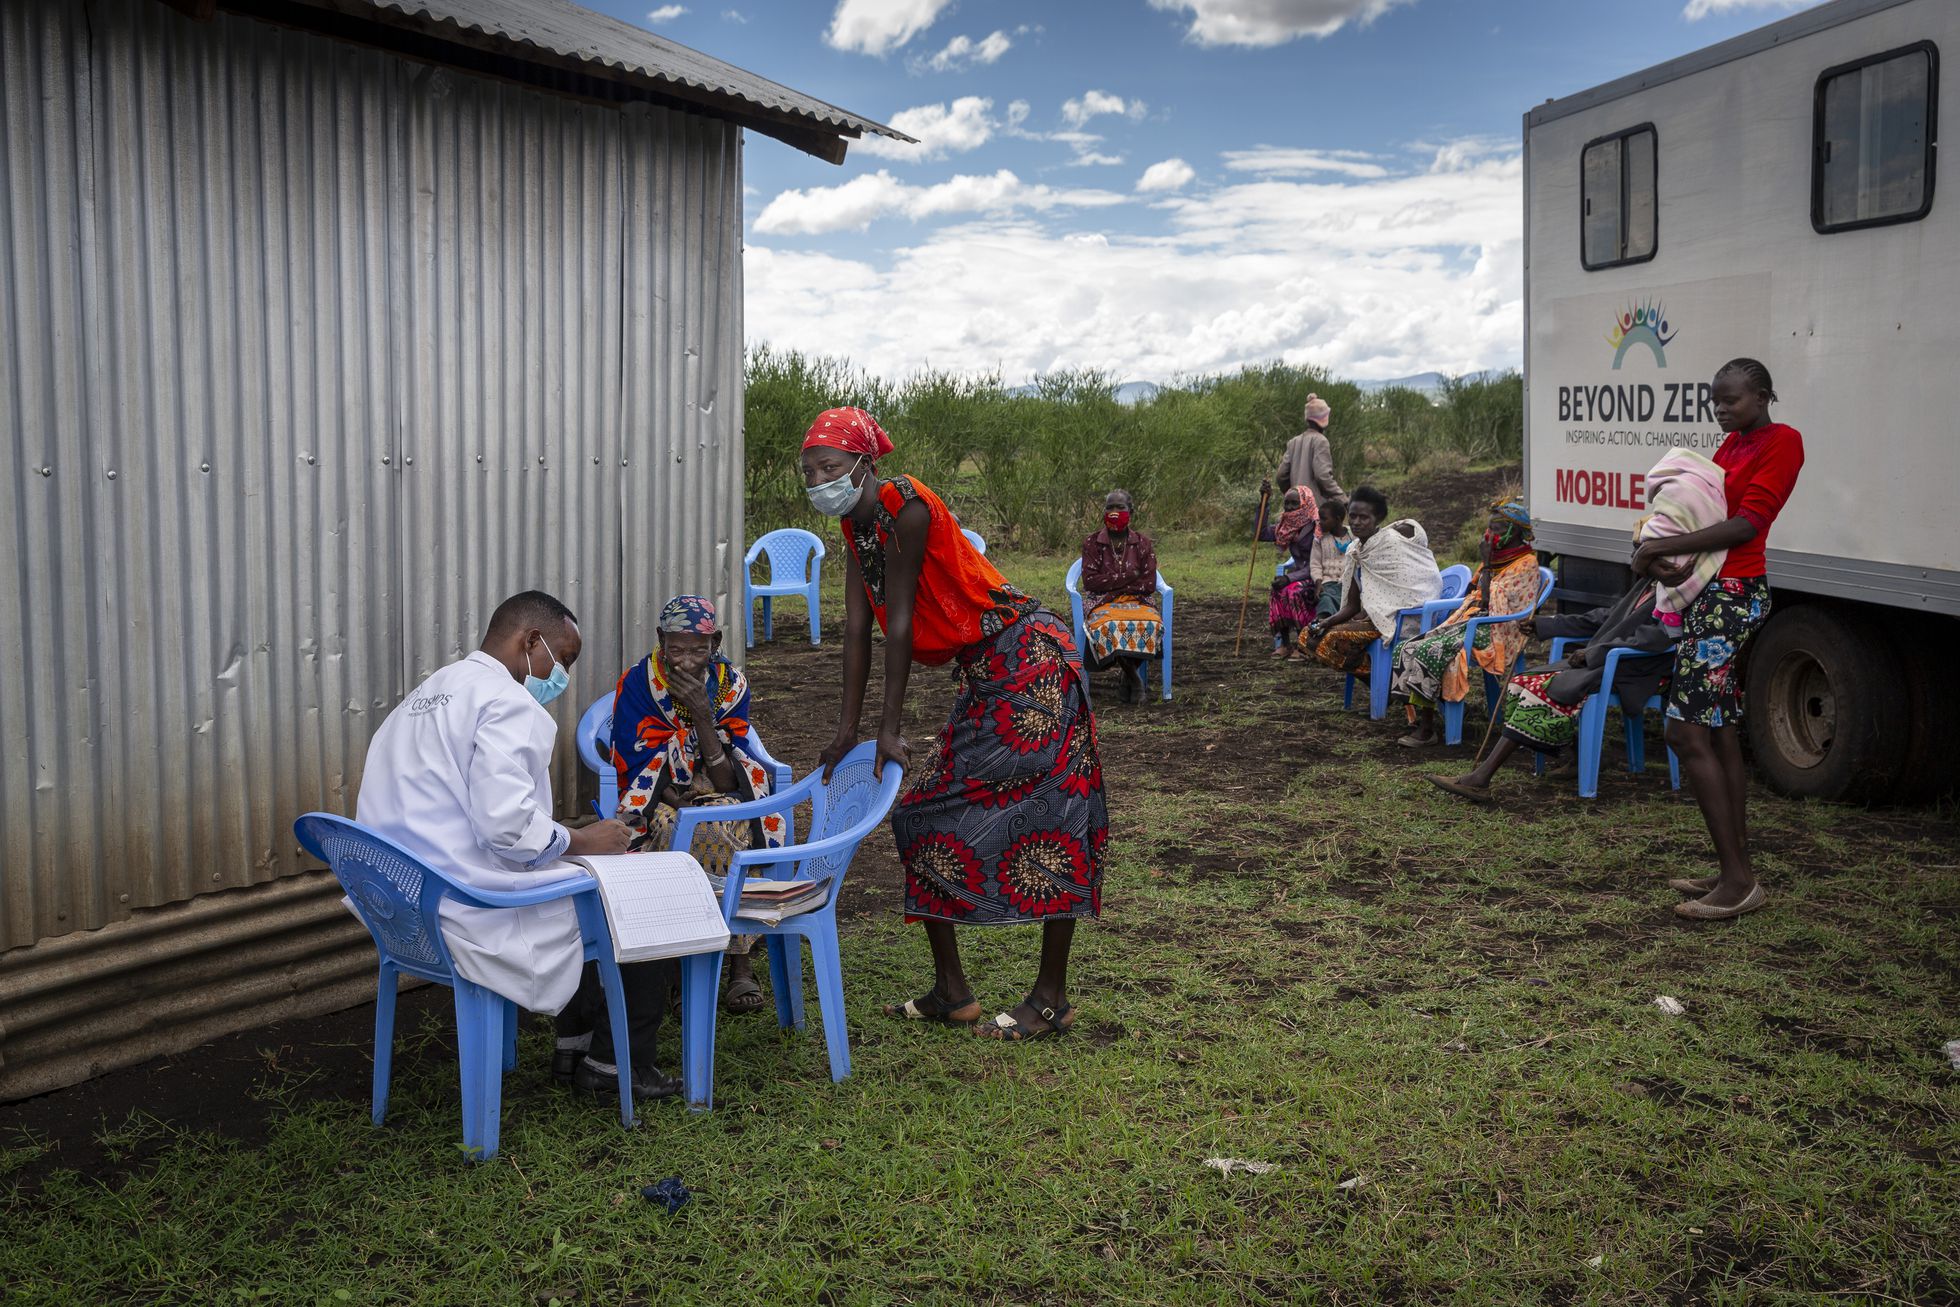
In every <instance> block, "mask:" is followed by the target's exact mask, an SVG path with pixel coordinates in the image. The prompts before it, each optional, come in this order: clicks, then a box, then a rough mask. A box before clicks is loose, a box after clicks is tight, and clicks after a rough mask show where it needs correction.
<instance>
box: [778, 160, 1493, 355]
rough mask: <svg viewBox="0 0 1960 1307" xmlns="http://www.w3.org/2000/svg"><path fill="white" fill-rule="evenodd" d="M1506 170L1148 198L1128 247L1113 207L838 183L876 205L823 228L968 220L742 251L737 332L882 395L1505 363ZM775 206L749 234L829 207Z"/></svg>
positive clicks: (1013, 184) (792, 226) (1263, 179)
mask: <svg viewBox="0 0 1960 1307" xmlns="http://www.w3.org/2000/svg"><path fill="white" fill-rule="evenodd" d="M1330 153H1331V152H1330ZM1166 162H1170V161H1168V160H1167V161H1166ZM1390 162H1392V161H1390ZM1522 169H1523V165H1522V162H1521V160H1520V159H1519V157H1518V155H1517V152H1516V150H1515V148H1513V149H1512V151H1511V152H1510V153H1508V154H1504V155H1490V156H1485V157H1483V158H1480V159H1477V160H1475V161H1473V162H1471V163H1469V164H1468V165H1467V166H1465V167H1462V168H1458V169H1453V170H1446V171H1431V170H1430V169H1429V167H1428V163H1427V160H1418V161H1415V162H1413V163H1411V164H1410V165H1409V166H1408V167H1406V168H1403V169H1399V170H1392V171H1391V175H1389V176H1387V177H1383V178H1375V179H1364V178H1352V177H1346V176H1342V175H1340V174H1327V175H1324V176H1321V177H1308V178H1288V177H1277V176H1263V175H1257V174H1241V176H1243V177H1244V180H1243V181H1242V182H1241V183H1239V184H1234V185H1226V186H1223V187H1220V188H1218V189H1216V190H1212V191H1208V192H1205V193H1202V194H1196V195H1185V194H1179V193H1174V192H1167V193H1159V194H1157V195H1155V196H1153V200H1154V203H1153V205H1152V207H1151V208H1149V209H1140V210H1138V212H1142V213H1155V214H1157V215H1158V217H1159V219H1160V221H1159V223H1158V224H1157V225H1155V226H1154V227H1152V228H1151V229H1149V230H1147V231H1145V232H1144V233H1142V234H1138V233H1136V232H1135V231H1133V230H1131V229H1130V228H1131V226H1132V224H1130V223H1128V222H1126V223H1124V224H1123V230H1101V229H1099V226H1098V224H1097V223H1096V221H1095V216H1096V213H1097V208H1096V205H1098V204H1113V203H1116V202H1117V200H1118V197H1115V196H1111V195H1108V194H1107V193H1097V192H1086V193H1083V192H1077V193H1066V192H1058V193H1050V194H1049V195H1047V196H1045V197H1043V199H1042V203H1035V202H1027V203H1019V202H1017V201H1019V200H1020V199H1022V198H1023V197H1026V196H1027V193H1029V192H1037V193H1038V188H1032V187H1026V186H1024V185H1023V184H1021V183H1020V182H1019V181H1018V180H1011V181H1009V182H1005V183H1003V182H1001V180H1000V175H999V174H996V176H995V177H993V178H984V177H983V178H971V179H958V180H960V181H962V182H965V183H968V190H967V191H966V193H965V194H964V195H963V196H955V195H953V194H951V193H948V194H946V195H944V196H934V197H932V198H931V199H930V200H928V199H927V198H926V193H927V192H931V191H936V190H938V188H909V187H906V186H904V185H903V184H902V183H899V182H897V181H895V180H893V179H891V178H889V177H884V178H881V179H877V180H870V179H865V178H859V179H857V181H855V182H852V183H847V184H846V187H849V186H855V185H859V184H863V183H867V182H868V186H875V187H877V188H879V190H880V194H878V195H877V196H867V197H860V198H861V199H863V198H869V199H873V200H874V201H875V203H874V204H873V205H872V207H871V208H870V209H869V210H866V209H865V208H864V207H863V206H862V205H860V206H859V209H858V212H857V213H855V214H851V215H849V216H850V221H849V222H847V223H846V224H845V225H859V226H861V225H863V224H864V223H867V222H869V221H871V220H872V219H873V218H875V217H877V216H880V215H881V214H882V213H884V212H886V211H888V210H889V211H891V212H894V213H904V214H907V215H909V216H915V217H916V216H925V213H924V211H925V210H928V209H934V210H937V211H940V212H961V213H971V214H974V215H976V216H975V217H973V218H971V219H969V220H967V221H964V222H960V223H956V224H953V225H950V226H944V227H938V228H929V229H926V230H925V231H923V232H922V233H921V234H920V235H919V236H918V237H916V238H915V239H914V240H913V242H912V243H911V244H909V245H897V244H894V245H892V246H890V247H889V248H881V249H880V250H879V251H878V252H877V253H875V254H871V255H868V256H866V257H863V258H839V257H836V256H834V255H829V254H820V253H814V252H811V253H805V252H799V251H792V250H784V249H777V248H771V247H770V246H769V243H768V242H767V241H765V240H756V241H753V242H751V245H750V247H749V250H748V252H747V256H746V258H747V262H746V285H747V318H748V326H749V330H750V333H751V335H752V336H753V338H754V339H757V340H766V341H769V342H771V343H773V344H776V345H780V346H785V347H793V348H798V349H803V350H807V351H813V352H817V353H825V354H836V355H843V356H846V357H849V358H850V359H851V360H852V361H853V362H855V363H858V364H860V365H862V366H865V367H868V368H870V369H872V370H873V371H875V372H878V373H881V374H883V375H886V376H900V375H903V374H905V373H907V372H910V371H913V370H916V369H917V368H919V367H921V366H924V365H926V364H927V363H930V364H931V365H932V366H934V367H941V368H953V369H959V370H965V371H980V370H986V369H994V368H998V369H999V370H1000V371H1001V373H1002V375H1003V376H1004V377H1005V378H1006V380H1007V381H1008V382H1009V384H1016V383H1019V382H1020V381H1023V380H1025V379H1026V378H1028V377H1030V376H1032V375H1036V374H1039V373H1043V372H1049V371H1054V370H1056V369H1058V368H1072V367H1097V368H1102V369H1104V370H1106V371H1108V372H1110V373H1111V374H1113V375H1116V376H1119V377H1124V378H1147V379H1151V380H1156V381H1168V380H1171V379H1173V378H1176V377H1178V376H1183V375H1191V374H1194V373H1206V372H1217V371H1225V370H1230V369H1233V368H1236V367H1238V366H1240V365H1242V364H1247V363H1259V362H1265V361H1269V360H1272V359H1276V358H1277V359H1283V360H1286V361H1288V362H1293V363H1312V364H1315V365H1318V366H1322V367H1327V368H1331V369H1333V370H1335V371H1337V372H1340V373H1343V374H1345V375H1348V376H1356V377H1393V376H1406V375H1408V374H1410V373H1413V372H1421V371H1425V370H1427V369H1430V368H1438V369H1441V370H1444V371H1450V372H1468V371H1474V370H1476V369H1480V368H1486V367H1505V366H1516V364H1517V362H1518V359H1519V354H1520V349H1521V342H1522V335H1521V333H1522V325H1523V303H1522V286H1523V240H1522V228H1523V219H1522V200H1521V197H1522V187H1521V184H1520V183H1521V180H1522ZM1006 176H1007V177H1008V178H1010V179H1012V174H1007V175H1006ZM838 189H840V190H842V189H846V188H838ZM1071 194H1072V196H1073V198H1063V196H1066V195H1071ZM1096 195H1100V196H1101V198H1099V199H1096V200H1095V201H1094V202H1093V203H1083V202H1082V200H1084V199H1085V198H1087V197H1089V196H1096ZM976 198H985V199H986V200H987V202H986V203H985V204H980V203H976V202H975V200H976ZM1028 198H1030V199H1031V198H1032V197H1028ZM956 199H958V200H960V201H961V203H960V205H959V206H955V204H954V202H955V200H956ZM1044 205H1045V210H1044ZM777 206H782V215H781V216H779V217H772V216H771V214H770V212H769V211H765V214H764V218H763V219H759V220H758V221H757V223H756V231H757V232H758V233H760V234H762V235H768V234H769V230H768V229H770V228H777V229H780V230H783V231H790V230H802V229H805V228H808V227H813V226H819V225H821V223H820V221H819V219H817V218H816V217H815V216H814V213H815V210H817V209H818V208H823V209H825V210H826V212H827V213H829V214H831V215H832V216H828V217H826V218H824V219H822V221H836V220H837V219H836V217H835V216H834V214H835V211H837V210H845V209H848V208H849V207H850V206H848V205H844V204H840V203H837V201H836V199H835V197H830V196H826V195H824V194H822V193H811V194H809V195H796V194H794V193H793V194H792V195H787V196H783V197H779V198H778V200H777V201H776V204H773V205H771V206H770V209H771V210H775V209H776V208H777ZM1044 211H1045V213H1046V216H1045V217H1044V216H1043V214H1044ZM792 213H794V214H796V215H797V216H796V217H795V218H794V219H792V218H791V217H790V216H789V215H790V214H792ZM826 229H829V228H826ZM1303 233H1310V234H1311V239H1302V236H1303Z"/></svg>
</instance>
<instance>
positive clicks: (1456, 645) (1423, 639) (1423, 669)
mask: <svg viewBox="0 0 1960 1307" xmlns="http://www.w3.org/2000/svg"><path fill="white" fill-rule="evenodd" d="M1494 630H1495V628H1493V627H1491V626H1489V625H1484V626H1480V627H1478V628H1477V643H1476V648H1478V649H1488V648H1490V642H1491V640H1492V639H1493V638H1494V637H1493V633H1494ZM1462 652H1463V626H1462V625H1461V624H1459V625H1457V626H1444V627H1438V628H1437V629H1436V630H1434V631H1431V632H1430V633H1429V634H1428V635H1424V636H1418V637H1417V638H1416V639H1413V640H1404V641H1403V642H1402V643H1401V644H1398V645H1396V646H1395V663H1394V668H1395V679H1394V681H1393V682H1391V684H1390V687H1389V688H1390V691H1391V692H1392V693H1395V694H1406V695H1408V696H1409V699H1410V701H1411V702H1412V703H1418V704H1425V705H1434V704H1436V703H1441V702H1449V703H1462V702H1463V700H1464V698H1465V694H1464V693H1459V694H1457V695H1455V696H1454V697H1452V696H1451V695H1450V694H1449V693H1448V692H1447V690H1446V689H1445V685H1444V682H1445V681H1446V679H1447V678H1448V676H1449V671H1450V667H1451V665H1452V664H1453V663H1455V662H1456V660H1457V656H1458V655H1459V654H1461V653H1462ZM1469 662H1470V673H1471V675H1470V676H1469V677H1466V678H1465V680H1464V683H1463V686H1462V687H1461V689H1462V690H1464V691H1465V692H1467V691H1468V688H1469V686H1470V685H1471V683H1472V682H1473V681H1475V680H1477V679H1480V678H1481V677H1482V674H1483V672H1484V667H1483V665H1482V664H1481V663H1479V662H1477V660H1476V659H1474V658H1473V659H1470V660H1469Z"/></svg>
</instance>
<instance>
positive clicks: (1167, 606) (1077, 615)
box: [1062, 558, 1177, 702]
mask: <svg viewBox="0 0 1960 1307" xmlns="http://www.w3.org/2000/svg"><path fill="white" fill-rule="evenodd" d="M1062 585H1063V587H1064V588H1065V589H1067V590H1068V606H1069V612H1070V614H1071V615H1072V616H1073V617H1074V619H1075V651H1076V652H1077V653H1078V654H1080V655H1081V656H1082V665H1083V668H1084V669H1085V672H1086V669H1087V668H1088V665H1089V624H1088V622H1087V621H1086V620H1084V617H1083V612H1082V589H1081V585H1082V560H1081V559H1080V558H1078V559H1076V560H1075V561H1074V562H1073V563H1071V564H1069V569H1068V577H1067V578H1066V579H1065V580H1064V581H1063V582H1062ZM1157 597H1158V598H1159V599H1161V600H1163V613H1162V616H1163V619H1164V640H1163V647H1162V649H1161V650H1160V651H1159V657H1158V663H1159V664H1160V665H1161V667H1162V669H1163V670H1162V672H1161V679H1162V680H1163V682H1164V699H1165V701H1166V702H1168V701H1169V700H1170V697H1171V610H1172V605H1173V604H1174V603H1175V602H1176V599H1177V592H1176V591H1174V590H1172V589H1171V587H1170V583H1169V582H1168V581H1166V580H1164V574H1163V573H1162V572H1159V573H1157ZM1141 671H1142V673H1143V684H1144V688H1146V689H1148V688H1149V686H1150V665H1149V664H1148V663H1145V664H1144V666H1143V667H1142V669H1141ZM1082 688H1083V692H1084V693H1087V692H1088V688H1089V678H1088V676H1087V675H1086V674H1085V675H1084V676H1083V678H1082Z"/></svg>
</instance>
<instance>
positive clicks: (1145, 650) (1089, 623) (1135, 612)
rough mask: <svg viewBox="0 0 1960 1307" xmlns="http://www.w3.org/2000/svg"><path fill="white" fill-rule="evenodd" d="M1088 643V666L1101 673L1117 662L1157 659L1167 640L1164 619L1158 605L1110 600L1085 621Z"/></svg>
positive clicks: (1105, 601) (1087, 616)
mask: <svg viewBox="0 0 1960 1307" xmlns="http://www.w3.org/2000/svg"><path fill="white" fill-rule="evenodd" d="M1082 626H1083V636H1084V638H1085V639H1087V640H1088V642H1089V666H1090V668H1091V669H1092V670H1094V671H1098V672H1099V671H1102V670H1103V669H1104V668H1106V667H1108V666H1109V665H1110V664H1111V663H1114V662H1115V661H1116V660H1117V659H1118V658H1155V657H1156V656H1157V651H1158V649H1159V648H1160V647H1161V646H1160V645H1159V643H1158V642H1159V641H1160V640H1162V639H1163V636H1164V617H1163V613H1162V612H1161V610H1159V609H1158V607H1157V605H1156V604H1155V603H1146V602H1145V601H1143V600H1141V599H1107V600H1104V601H1103V602H1102V603H1099V604H1097V605H1096V606H1095V607H1094V608H1092V609H1090V610H1089V611H1088V613H1087V614H1086V615H1084V617H1083V619H1082Z"/></svg>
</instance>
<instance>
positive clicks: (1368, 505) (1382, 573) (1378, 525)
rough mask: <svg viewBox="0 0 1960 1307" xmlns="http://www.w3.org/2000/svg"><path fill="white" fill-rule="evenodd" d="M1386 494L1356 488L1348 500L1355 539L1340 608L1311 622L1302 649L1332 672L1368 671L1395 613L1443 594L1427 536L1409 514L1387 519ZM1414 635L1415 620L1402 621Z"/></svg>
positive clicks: (1345, 569) (1344, 567)
mask: <svg viewBox="0 0 1960 1307" xmlns="http://www.w3.org/2000/svg"><path fill="white" fill-rule="evenodd" d="M1387 518H1388V496H1386V495H1384V494H1382V492H1381V491H1379V490H1377V489H1375V488H1374V487H1373V486H1361V487H1358V488H1357V489H1356V490H1355V492H1354V494H1353V496H1352V497H1351V498H1350V499H1349V500H1348V529H1349V530H1350V531H1352V532H1353V533H1354V540H1355V543H1354V544H1353V545H1351V546H1350V547H1349V548H1348V551H1347V555H1346V557H1345V559H1344V560H1343V565H1342V571H1341V608H1340V611H1339V612H1337V613H1335V614H1334V615H1333V616H1332V617H1328V618H1325V619H1323V620H1321V621H1318V622H1315V623H1314V624H1313V625H1312V626H1309V627H1308V628H1307V629H1306V630H1305V631H1303V632H1302V633H1301V635H1300V648H1301V649H1302V650H1304V651H1305V652H1307V653H1308V654H1310V655H1312V656H1313V657H1314V658H1315V659H1316V660H1317V661H1319V662H1322V663H1325V664H1326V665H1327V666H1329V667H1332V668H1334V669H1335V670H1336V671H1342V672H1351V673H1353V674H1354V675H1356V676H1364V677H1365V676H1366V675H1367V674H1368V646H1369V645H1371V644H1373V643H1374V642H1375V641H1376V640H1379V639H1382V638H1384V637H1385V636H1386V635H1389V634H1391V633H1393V632H1394V631H1395V625H1396V621H1397V618H1396V614H1397V613H1399V612H1401V611H1402V610H1403V609H1405V608H1419V607H1421V606H1422V605H1423V604H1426V603H1428V602H1429V601H1430V600H1432V599H1436V598H1439V597H1440V596H1441V595H1442V593H1443V577H1442V573H1440V572H1438V571H1437V570H1436V555H1435V554H1433V553H1431V552H1430V551H1429V536H1428V535H1427V534H1426V533H1425V532H1424V531H1423V529H1422V525H1421V524H1420V523H1418V522H1416V521H1414V520H1413V519H1411V518H1403V519H1402V520H1401V521H1399V522H1388V521H1387ZM1401 621H1402V623H1403V631H1402V634H1404V635H1414V634H1415V633H1416V629H1417V626H1418V625H1419V623H1418V621H1417V619H1416V618H1415V617H1413V616H1411V617H1405V618H1402V619H1401Z"/></svg>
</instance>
